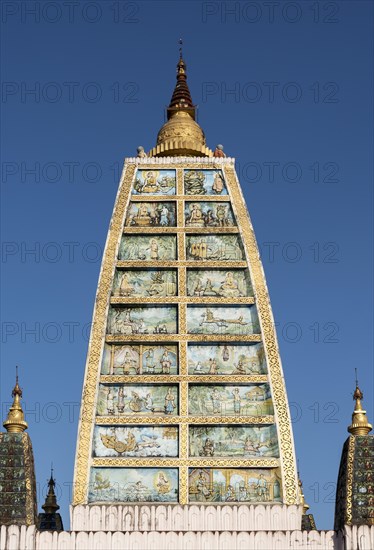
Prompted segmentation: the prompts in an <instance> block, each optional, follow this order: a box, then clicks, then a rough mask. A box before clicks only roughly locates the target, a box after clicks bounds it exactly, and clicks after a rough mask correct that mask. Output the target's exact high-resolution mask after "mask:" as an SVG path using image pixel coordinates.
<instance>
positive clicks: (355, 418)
mask: <svg viewBox="0 0 374 550" xmlns="http://www.w3.org/2000/svg"><path fill="white" fill-rule="evenodd" d="M355 370H356V389H355V391H354V394H353V399H354V400H355V401H356V404H355V408H354V411H353V414H352V424H351V425H350V426H348V428H347V429H348V431H349V433H351V434H352V435H367V434H368V433H369V432H370V431H371V430H372V428H373V426H372V425H371V424H369V422H368V419H367V416H366V411H364V409H363V408H362V405H361V400H362V399H363V398H364V394H363V393H362V391H361V390H360V388H359V387H358V380H357V369H355Z"/></svg>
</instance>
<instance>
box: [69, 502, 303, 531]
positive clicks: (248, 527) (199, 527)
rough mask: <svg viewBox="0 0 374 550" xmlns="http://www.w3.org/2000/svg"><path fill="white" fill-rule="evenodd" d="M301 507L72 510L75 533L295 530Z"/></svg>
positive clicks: (96, 507) (99, 507)
mask: <svg viewBox="0 0 374 550" xmlns="http://www.w3.org/2000/svg"><path fill="white" fill-rule="evenodd" d="M301 516H302V507H301V506H285V505H277V504H275V505H272V506H263V505H261V504H257V505H256V506H253V505H247V504H243V505H240V506H226V505H223V506H211V505H194V504H189V505H186V506H181V505H179V504H176V505H162V504H158V505H149V504H147V505H116V506H108V505H82V506H71V507H70V525H71V530H72V531H172V532H175V531H178V532H179V531H231V532H235V531H237V532H242V531H244V532H247V531H294V530H298V529H301Z"/></svg>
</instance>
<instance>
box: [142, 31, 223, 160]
mask: <svg viewBox="0 0 374 550" xmlns="http://www.w3.org/2000/svg"><path fill="white" fill-rule="evenodd" d="M182 46H183V40H182V39H181V38H180V39H179V59H178V63H177V82H176V85H175V88H174V91H173V94H172V97H171V100H170V103H169V106H168V107H167V109H166V115H167V121H166V122H165V124H164V125H163V126H162V128H161V130H160V131H159V133H158V135H157V144H156V147H154V148H153V149H151V151H149V153H148V156H149V157H164V156H188V157H190V156H192V157H196V156H198V157H211V156H212V155H213V152H212V151H211V150H210V149H209V148H208V147H207V146H206V141H205V135H204V132H203V130H202V129H201V128H200V126H199V125H198V123H197V122H196V120H195V119H196V105H194V103H193V101H192V98H191V93H190V90H189V87H188V84H187V65H186V63H185V61H184V59H183V49H182Z"/></svg>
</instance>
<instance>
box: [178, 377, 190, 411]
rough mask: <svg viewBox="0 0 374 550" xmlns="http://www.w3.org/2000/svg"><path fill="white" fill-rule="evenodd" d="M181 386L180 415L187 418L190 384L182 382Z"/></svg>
mask: <svg viewBox="0 0 374 550" xmlns="http://www.w3.org/2000/svg"><path fill="white" fill-rule="evenodd" d="M179 386H180V408H179V414H180V416H187V415H188V383H187V382H180V383H179Z"/></svg>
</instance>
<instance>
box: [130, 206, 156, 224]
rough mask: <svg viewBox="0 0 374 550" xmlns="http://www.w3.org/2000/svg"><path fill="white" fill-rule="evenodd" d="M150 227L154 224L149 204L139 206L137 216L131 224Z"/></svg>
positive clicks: (132, 219)
mask: <svg viewBox="0 0 374 550" xmlns="http://www.w3.org/2000/svg"><path fill="white" fill-rule="evenodd" d="M133 223H134V224H135V225H141V226H148V225H151V224H152V216H151V213H150V211H149V208H148V206H147V204H139V206H138V212H137V214H136V216H133V217H132V218H131V224H130V225H132V224H133Z"/></svg>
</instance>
